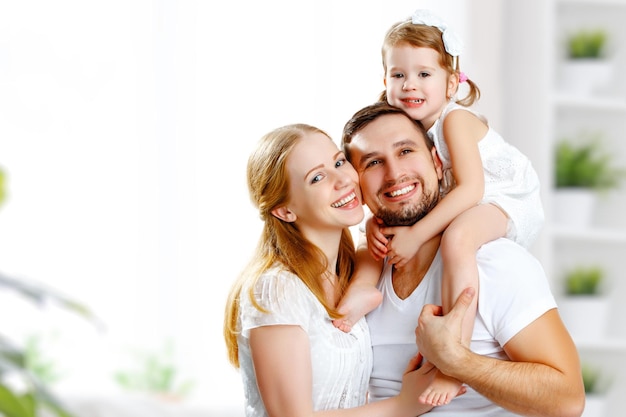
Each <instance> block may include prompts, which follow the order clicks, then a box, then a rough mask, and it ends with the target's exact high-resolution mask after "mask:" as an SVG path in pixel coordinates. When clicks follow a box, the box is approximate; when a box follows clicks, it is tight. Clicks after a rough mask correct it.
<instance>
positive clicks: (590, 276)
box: [565, 266, 604, 295]
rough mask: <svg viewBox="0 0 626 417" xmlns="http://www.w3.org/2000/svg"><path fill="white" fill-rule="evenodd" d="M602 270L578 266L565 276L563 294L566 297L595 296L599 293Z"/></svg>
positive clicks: (597, 267)
mask: <svg viewBox="0 0 626 417" xmlns="http://www.w3.org/2000/svg"><path fill="white" fill-rule="evenodd" d="M603 281H604V270H603V269H602V268H601V267H599V266H589V267H584V266H578V267H576V268H573V269H571V270H569V271H568V272H567V273H566V274H565V292H566V294H568V295H595V294H599V293H600V289H601V285H602V283H603Z"/></svg>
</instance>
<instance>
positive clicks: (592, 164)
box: [554, 137, 626, 191]
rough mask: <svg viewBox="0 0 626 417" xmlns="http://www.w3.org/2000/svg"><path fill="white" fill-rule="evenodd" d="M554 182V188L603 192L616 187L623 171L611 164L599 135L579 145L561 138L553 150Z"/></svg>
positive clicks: (608, 154)
mask: <svg viewBox="0 0 626 417" xmlns="http://www.w3.org/2000/svg"><path fill="white" fill-rule="evenodd" d="M554 166H555V177H556V178H555V185H556V187H557V188H565V187H583V188H591V189H594V190H598V191H605V190H608V189H611V188H615V187H617V186H618V185H619V184H620V182H621V181H622V180H623V179H624V177H625V175H626V171H624V169H621V168H617V167H615V166H614V165H613V155H612V154H610V153H609V152H607V151H605V150H604V149H603V144H602V142H601V141H600V139H599V138H598V137H592V138H590V139H588V140H584V141H583V142H582V144H578V145H577V144H574V143H573V142H571V141H569V140H567V139H563V140H561V141H560V142H559V143H557V146H556V150H555V161H554Z"/></svg>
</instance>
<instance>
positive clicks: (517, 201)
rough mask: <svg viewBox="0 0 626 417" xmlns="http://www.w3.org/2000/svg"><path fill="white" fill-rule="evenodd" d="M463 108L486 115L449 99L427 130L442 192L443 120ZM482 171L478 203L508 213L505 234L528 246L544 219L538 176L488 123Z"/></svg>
mask: <svg viewBox="0 0 626 417" xmlns="http://www.w3.org/2000/svg"><path fill="white" fill-rule="evenodd" d="M456 110H464V111H469V112H471V113H472V114H475V115H476V116H477V117H479V118H480V119H481V120H483V121H485V123H486V122H487V121H486V119H485V118H484V117H483V116H482V115H480V114H478V113H476V112H475V111H473V110H471V109H469V108H467V107H464V106H461V105H459V104H457V103H455V102H454V101H450V103H449V104H448V106H447V107H446V108H445V109H444V111H443V112H442V114H441V116H440V117H439V119H437V121H436V122H435V124H434V125H433V126H432V127H431V128H430V129H429V130H428V136H429V137H430V139H431V140H432V141H433V142H434V144H435V147H436V148H437V153H438V154H439V157H440V158H441V162H442V163H443V169H444V178H445V179H447V182H446V184H445V185H444V192H447V191H449V189H450V188H451V187H452V185H453V184H452V183H451V181H452V180H451V179H452V176H451V172H452V165H451V161H450V152H449V150H448V146H447V144H446V141H445V140H444V138H443V121H444V119H445V118H446V116H447V115H448V114H450V112H452V111H456ZM478 149H479V151H480V157H481V160H482V163H483V171H484V173H485V194H484V196H483V199H482V201H481V203H492V204H495V205H496V206H498V207H500V208H501V209H502V210H504V212H506V214H507V215H508V216H509V225H508V230H507V235H506V236H505V237H507V238H509V239H511V240H513V241H514V242H517V243H519V244H520V245H522V246H524V247H526V248H528V247H530V245H531V244H532V243H533V242H534V241H535V239H536V238H537V235H538V234H539V231H540V230H541V227H542V226H543V223H544V211H543V206H542V204H541V197H540V194H539V193H540V187H539V185H540V184H539V177H538V176H537V173H536V172H535V169H534V168H533V166H532V164H531V162H530V160H529V159H528V158H527V157H526V155H524V154H523V153H522V152H520V151H519V150H518V149H517V148H515V147H514V146H513V145H511V144H509V143H507V142H505V141H504V139H503V138H502V137H501V136H500V134H498V132H496V131H495V130H493V129H492V128H491V127H489V130H488V132H487V134H486V135H485V137H484V138H482V139H481V140H480V142H479V143H478Z"/></svg>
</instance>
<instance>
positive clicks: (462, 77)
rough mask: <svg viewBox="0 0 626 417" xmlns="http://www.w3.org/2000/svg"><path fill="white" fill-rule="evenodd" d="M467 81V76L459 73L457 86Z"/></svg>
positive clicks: (461, 72)
mask: <svg viewBox="0 0 626 417" xmlns="http://www.w3.org/2000/svg"><path fill="white" fill-rule="evenodd" d="M467 80H468V78H467V75H465V73H464V72H463V71H459V84H463V83H464V82H465V81H467Z"/></svg>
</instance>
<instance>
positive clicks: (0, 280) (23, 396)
mask: <svg viewBox="0 0 626 417" xmlns="http://www.w3.org/2000/svg"><path fill="white" fill-rule="evenodd" d="M5 191H6V188H5V176H4V174H3V172H2V170H1V169H0V205H1V204H2V202H3V200H4V198H5V196H6V193H5ZM0 289H8V290H11V291H15V292H17V293H18V294H20V295H22V296H24V297H25V298H26V299H28V300H30V301H32V302H33V303H35V304H36V305H39V306H42V305H44V304H46V303H48V302H53V303H56V304H59V305H60V306H62V307H64V308H66V309H68V310H70V311H73V312H75V313H77V314H79V315H81V316H84V317H85V318H87V319H89V320H94V323H99V322H98V320H97V319H96V318H95V316H93V315H92V314H91V312H90V311H89V310H88V309H87V308H86V307H85V306H83V305H81V304H79V303H77V302H75V301H74V300H71V299H69V298H67V297H65V296H63V295H60V294H58V293H57V292H56V291H54V290H52V289H50V288H47V287H45V286H43V285H40V284H37V283H34V282H29V281H27V280H24V279H17V278H13V277H9V276H6V275H4V274H2V273H0ZM34 349H35V347H34V346H33V345H30V346H28V345H27V346H26V347H23V346H19V345H18V344H16V343H14V342H13V341H12V340H11V339H10V338H9V337H8V336H6V335H5V334H3V333H2V332H0V415H1V416H6V417H37V416H41V415H42V413H43V412H44V410H45V411H48V414H47V415H52V416H56V417H72V414H71V413H70V412H69V411H68V410H67V408H66V407H65V406H64V404H63V403H62V402H61V401H60V400H59V399H58V398H56V396H55V395H54V394H53V393H52V392H51V390H50V389H49V387H48V385H47V383H46V382H44V381H43V380H42V379H45V378H41V377H42V376H45V370H44V369H42V368H38V366H33V365H34V363H33V360H36V359H37V358H35V356H36V353H35V351H34ZM39 359H41V358H39ZM41 364H42V362H39V365H41ZM48 370H50V369H48ZM49 376H50V375H49Z"/></svg>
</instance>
